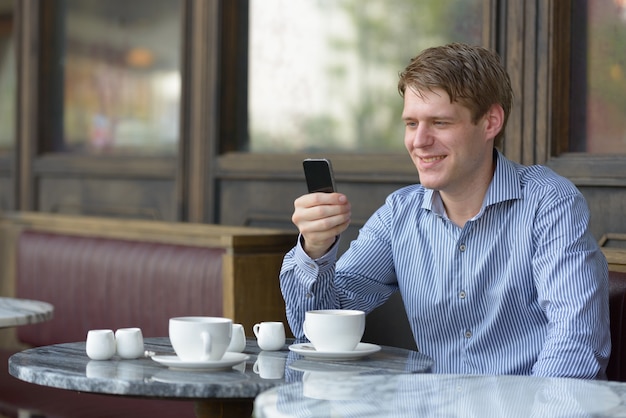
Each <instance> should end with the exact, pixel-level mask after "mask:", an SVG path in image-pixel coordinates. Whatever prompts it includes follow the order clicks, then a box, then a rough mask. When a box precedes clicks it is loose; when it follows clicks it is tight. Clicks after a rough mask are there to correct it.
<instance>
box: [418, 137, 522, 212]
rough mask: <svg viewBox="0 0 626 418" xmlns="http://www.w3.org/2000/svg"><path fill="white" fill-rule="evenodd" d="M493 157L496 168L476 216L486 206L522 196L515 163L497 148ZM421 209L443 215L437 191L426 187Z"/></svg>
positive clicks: (441, 203)
mask: <svg viewBox="0 0 626 418" xmlns="http://www.w3.org/2000/svg"><path fill="white" fill-rule="evenodd" d="M494 158H495V160H496V170H495V172H494V173H493V178H492V179H491V184H490V185H489V188H488V189H487V194H486V195H485V199H484V200H483V204H482V206H481V208H480V211H479V213H478V215H477V216H476V217H478V216H480V215H481V214H482V212H483V211H484V209H485V208H486V207H487V206H490V205H493V204H495V203H500V202H504V201H507V200H513V199H521V197H522V187H521V184H520V179H519V175H518V170H517V167H516V164H515V163H514V162H512V161H510V160H509V159H507V158H506V157H505V156H504V155H503V154H502V153H501V152H500V151H498V150H497V149H494ZM422 209H426V210H430V211H433V212H434V213H436V214H438V215H441V216H445V210H444V207H443V202H442V201H441V196H439V192H438V191H436V190H433V189H426V192H425V193H424V200H423V201H422Z"/></svg>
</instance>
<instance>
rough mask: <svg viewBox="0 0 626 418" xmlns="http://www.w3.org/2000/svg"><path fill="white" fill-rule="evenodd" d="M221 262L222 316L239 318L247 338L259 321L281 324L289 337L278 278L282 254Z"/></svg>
mask: <svg viewBox="0 0 626 418" xmlns="http://www.w3.org/2000/svg"><path fill="white" fill-rule="evenodd" d="M223 260H224V264H223V267H224V282H223V286H224V289H223V290H224V298H223V300H224V315H225V316H226V317H229V318H239V322H240V323H241V324H242V325H243V326H244V328H245V331H246V334H247V335H251V334H252V326H253V325H254V324H255V323H258V322H260V321H279V322H282V323H283V324H284V325H285V330H286V331H287V333H288V334H290V331H289V326H288V324H287V316H286V314H285V304H284V301H283V297H282V294H281V293H280V285H279V279H278V275H279V273H280V267H281V264H282V260H283V255H281V254H247V255H227V256H225V257H224V259H223ZM271 277H274V278H275V282H274V285H273V286H272V285H270V284H268V280H267V278H271ZM261 278H265V279H264V280H260V279H261ZM289 336H293V335H292V334H290V335H289Z"/></svg>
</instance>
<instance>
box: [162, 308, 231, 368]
mask: <svg viewBox="0 0 626 418" xmlns="http://www.w3.org/2000/svg"><path fill="white" fill-rule="evenodd" d="M232 323H233V321H232V320H231V319H229V318H222V317H212V316H185V317H176V318H170V320H169V337H170V342H171V343H172V347H173V348H174V351H175V352H176V355H177V356H178V357H179V358H180V359H181V360H183V361H189V362H195V361H217V360H221V359H222V357H223V356H224V353H225V352H226V348H227V347H228V345H229V343H230V338H231V335H232Z"/></svg>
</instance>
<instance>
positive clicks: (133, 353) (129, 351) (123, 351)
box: [115, 328, 144, 359]
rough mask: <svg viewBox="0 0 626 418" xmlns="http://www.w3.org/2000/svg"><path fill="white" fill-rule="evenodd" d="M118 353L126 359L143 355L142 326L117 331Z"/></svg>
mask: <svg viewBox="0 0 626 418" xmlns="http://www.w3.org/2000/svg"><path fill="white" fill-rule="evenodd" d="M115 342H116V345H117V355H118V356H120V357H121V358H124V359H135V358H139V357H141V356H143V353H144V348H143V335H142V333H141V329H140V328H120V329H118V330H117V331H115Z"/></svg>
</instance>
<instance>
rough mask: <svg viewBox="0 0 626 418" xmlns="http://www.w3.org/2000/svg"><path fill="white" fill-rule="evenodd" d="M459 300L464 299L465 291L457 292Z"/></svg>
mask: <svg viewBox="0 0 626 418" xmlns="http://www.w3.org/2000/svg"><path fill="white" fill-rule="evenodd" d="M459 298H461V299H465V290H461V291H460V292H459Z"/></svg>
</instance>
